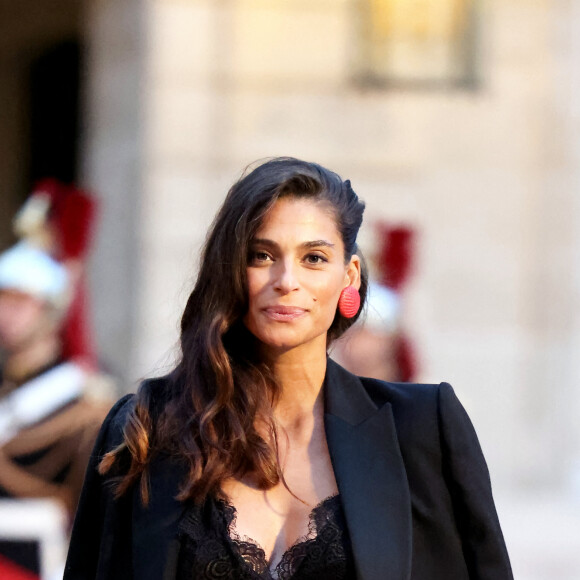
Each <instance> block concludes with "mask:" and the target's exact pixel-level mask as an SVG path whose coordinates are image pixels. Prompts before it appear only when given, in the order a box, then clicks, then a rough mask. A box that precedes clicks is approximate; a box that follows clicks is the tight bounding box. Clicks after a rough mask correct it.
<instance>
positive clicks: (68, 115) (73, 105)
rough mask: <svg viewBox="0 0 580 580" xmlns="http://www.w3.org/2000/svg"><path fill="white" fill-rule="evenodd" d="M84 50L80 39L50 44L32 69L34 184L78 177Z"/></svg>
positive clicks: (32, 181) (33, 63) (31, 131)
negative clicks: (81, 78)
mask: <svg viewBox="0 0 580 580" xmlns="http://www.w3.org/2000/svg"><path fill="white" fill-rule="evenodd" d="M80 59H81V51H80V46H79V43H78V42H77V41H74V40H69V41H66V42H61V43H59V44H57V45H56V46H52V47H50V48H49V49H48V50H46V51H45V52H43V53H42V54H41V55H40V56H39V57H38V58H36V59H35V60H34V61H33V62H32V65H31V69H30V115H29V119H30V133H29V135H30V149H29V151H30V167H29V175H30V185H31V186H32V184H33V183H34V182H36V181H38V179H41V178H43V177H55V178H57V179H59V180H61V181H64V182H67V183H68V182H73V181H75V180H76V178H77V172H78V167H77V165H78V164H77V151H78V143H79V94H80V67H81V62H80Z"/></svg>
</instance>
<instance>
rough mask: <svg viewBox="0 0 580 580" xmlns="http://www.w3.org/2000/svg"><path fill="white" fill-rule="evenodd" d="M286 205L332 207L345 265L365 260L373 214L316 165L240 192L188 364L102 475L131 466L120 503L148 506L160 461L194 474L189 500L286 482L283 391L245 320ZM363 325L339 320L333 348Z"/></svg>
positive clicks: (208, 270)
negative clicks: (262, 254)
mask: <svg viewBox="0 0 580 580" xmlns="http://www.w3.org/2000/svg"><path fill="white" fill-rule="evenodd" d="M286 196H295V197H305V198H309V199H312V200H313V201H316V202H321V203H324V204H326V205H328V206H329V207H330V208H331V210H332V212H333V215H334V218H335V220H336V224H337V227H338V229H339V231H340V233H341V237H342V240H343V242H344V248H345V256H344V258H345V262H348V261H349V260H350V258H351V256H352V255H353V254H354V253H356V252H357V247H356V237H357V233H358V230H359V228H360V225H361V223H362V216H363V211H364V204H363V203H362V202H361V201H360V200H359V199H358V197H357V195H356V194H355V192H354V191H353V190H352V188H351V186H350V182H349V181H344V182H343V181H342V179H341V178H340V177H339V176H338V175H337V174H336V173H333V172H332V171H329V170H328V169H325V168H323V167H321V166H320V165H317V164H315V163H308V162H305V161H300V160H298V159H293V158H277V159H272V160H269V161H267V162H265V163H263V164H262V165H259V166H258V167H256V168H255V169H253V170H252V171H251V172H249V173H247V174H246V175H244V176H243V177H242V178H241V179H240V180H239V181H238V182H237V183H235V184H234V185H233V186H232V188H231V189H230V191H229V192H228V195H227V197H226V199H225V201H224V203H223V205H222V207H221V209H220V210H219V212H218V214H217V216H216V218H215V220H214V222H213V225H212V227H211V228H210V231H209V234H208V236H207V239H206V242H205V246H204V249H203V252H202V257H201V264H200V269H199V274H198V277H197V282H196V284H195V287H194V289H193V291H192V293H191V295H190V296H189V299H188V301H187V305H186V307H185V311H184V313H183V316H182V319H181V337H180V345H181V359H180V361H179V363H178V364H177V366H176V368H175V369H174V371H173V372H172V373H171V374H170V375H169V377H168V381H167V382H166V383H165V387H164V388H163V392H162V393H158V392H156V391H155V389H154V384H155V383H152V382H148V381H145V382H144V383H143V384H142V385H141V386H140V388H139V390H138V392H137V395H136V397H135V405H134V407H133V409H132V410H131V412H130V415H129V417H128V420H127V423H126V425H125V428H124V442H123V443H122V444H121V445H120V446H119V447H118V448H116V449H114V450H113V451H111V452H109V453H107V454H106V455H105V456H104V458H103V459H102V461H101V464H100V467H99V471H100V472H101V473H108V472H111V471H114V472H117V471H118V469H114V470H111V468H112V467H113V466H116V467H117V468H119V466H120V465H124V466H125V467H127V465H128V468H127V469H124V470H123V472H124V475H122V476H121V477H119V478H118V480H117V487H116V494H117V495H118V496H119V495H122V494H123V493H125V492H126V491H127V490H128V489H129V488H130V487H131V486H132V485H133V484H135V483H137V481H139V483H140V489H141V496H142V498H143V500H144V501H145V502H147V501H148V484H147V472H148V466H149V463H150V462H151V459H152V457H154V456H155V454H157V453H159V452H163V453H169V454H171V455H173V456H175V457H177V458H179V459H180V460H182V461H183V462H185V465H186V466H187V469H188V477H187V478H186V480H185V481H184V482H182V487H181V490H180V494H179V496H178V498H179V499H181V500H185V499H192V500H195V501H202V500H203V499H204V498H205V497H207V495H208V494H215V495H219V494H220V493H221V484H222V482H223V481H224V480H226V479H227V478H230V477H241V476H244V475H249V474H251V476H252V477H253V479H254V483H255V484H256V485H257V486H258V487H259V488H261V489H268V488H270V487H272V486H274V485H276V484H277V483H279V482H280V481H282V482H284V479H283V476H282V473H281V469H280V465H279V462H278V446H277V439H276V437H277V431H276V426H275V423H274V419H273V414H272V410H273V408H274V406H275V403H276V401H277V399H278V396H279V386H278V384H277V383H276V380H275V378H274V376H273V375H272V373H271V372H270V369H269V368H268V366H267V365H266V363H265V362H264V361H262V360H260V357H259V356H258V355H257V349H256V339H254V337H253V335H251V334H250V332H249V331H248V330H247V329H246V328H245V326H244V325H243V323H242V321H241V320H242V317H243V315H244V314H245V312H246V310H247V292H246V268H247V261H248V248H249V245H250V242H251V240H252V238H253V237H254V235H255V233H256V231H257V230H258V229H259V227H260V224H261V222H262V220H263V218H264V215H265V214H266V213H267V212H268V210H269V209H270V208H271V207H272V206H273V204H274V203H275V202H276V201H277V200H278V199H280V198H282V197H286ZM362 270H363V271H362V276H361V278H362V280H361V288H360V294H361V303H362V304H364V300H365V297H366V291H367V274H366V268H364V267H363V269H362ZM361 308H362V306H361ZM359 312H360V310H359ZM357 317H358V314H357V316H355V317H354V318H351V319H346V318H344V317H343V316H341V315H340V314H339V313H338V311H337V313H336V316H335V318H334V321H333V322H332V325H331V327H330V329H329V331H328V342H329V343H330V342H331V341H332V340H334V339H335V338H337V337H339V336H340V335H341V334H342V333H343V332H344V331H345V330H346V329H347V328H349V327H350V326H351V325H352V324H353V323H354V322H355V320H356V319H357ZM127 452H128V456H127ZM122 457H125V460H122Z"/></svg>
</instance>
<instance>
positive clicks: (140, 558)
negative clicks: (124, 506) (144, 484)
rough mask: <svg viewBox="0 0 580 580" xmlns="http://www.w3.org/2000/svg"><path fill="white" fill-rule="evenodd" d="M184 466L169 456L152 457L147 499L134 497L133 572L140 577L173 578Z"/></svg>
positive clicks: (136, 576)
mask: <svg viewBox="0 0 580 580" xmlns="http://www.w3.org/2000/svg"><path fill="white" fill-rule="evenodd" d="M184 475H185V472H184V469H183V468H182V467H181V466H179V465H178V464H176V463H175V462H173V461H170V460H169V459H168V458H166V457H163V458H159V459H157V460H155V461H154V462H153V463H152V465H151V472H150V490H151V494H150V502H149V505H148V506H147V507H145V506H143V505H142V503H141V499H140V497H139V493H138V491H135V492H134V496H133V571H134V578H138V579H139V580H161V579H163V580H170V579H171V580H174V579H175V576H176V572H177V556H178V552H179V538H178V536H177V527H178V523H179V520H180V518H181V515H182V513H183V510H184V508H185V505H184V504H183V503H182V502H180V501H178V500H176V499H175V496H176V495H177V493H178V489H179V483H180V482H181V481H182V480H183V476H184Z"/></svg>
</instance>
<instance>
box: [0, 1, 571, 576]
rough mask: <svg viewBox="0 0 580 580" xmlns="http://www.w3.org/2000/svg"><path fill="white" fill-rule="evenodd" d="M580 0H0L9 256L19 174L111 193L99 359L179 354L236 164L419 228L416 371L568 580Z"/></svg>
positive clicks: (537, 564) (535, 566) (522, 569)
mask: <svg viewBox="0 0 580 580" xmlns="http://www.w3.org/2000/svg"><path fill="white" fill-rule="evenodd" d="M579 129H580V5H579V4H578V3H577V2H574V1H573V0H526V1H522V0H487V1H486V2H484V1H483V0H292V1H290V0H147V1H140V0H18V1H11V0H0V183H1V186H2V194H1V195H0V246H1V248H5V247H7V246H8V245H9V244H10V243H11V242H12V241H13V238H12V237H11V233H10V221H11V219H12V217H13V215H14V213H15V211H16V209H17V208H18V207H19V206H20V205H21V204H22V202H23V200H24V198H25V196H26V195H27V193H29V192H30V190H31V187H32V184H33V183H34V182H35V181H36V180H37V179H39V178H42V177H46V176H48V175H51V176H54V177H58V178H60V179H62V180H64V181H71V180H72V181H75V182H76V183H78V184H79V185H81V186H83V187H87V188H88V189H90V190H92V191H93V192H94V194H95V195H96V196H98V197H99V198H100V202H101V229H100V232H99V239H98V241H97V250H96V252H95V254H94V257H93V261H92V265H91V272H90V291H91V294H92V299H93V302H94V304H95V312H94V322H95V326H96V330H97V334H98V342H99V350H100V355H101V358H102V359H103V360H104V361H105V363H106V364H107V365H108V366H109V368H111V369H112V370H113V372H114V373H116V374H117V375H120V376H122V377H123V378H124V385H125V390H127V391H128V390H132V389H134V388H135V385H136V382H137V380H138V378H139V377H142V376H144V375H149V374H151V373H159V372H163V370H164V369H165V368H167V366H168V365H170V364H171V360H172V351H173V346H174V344H175V342H176V339H177V327H178V317H179V313H180V311H181V310H182V308H183V306H184V301H185V299H186V297H187V294H188V291H189V288H190V285H191V281H192V279H193V276H194V275H195V268H196V260H197V256H198V251H199V247H200V244H201V243H202V241H203V237H204V234H205V231H206V229H207V226H208V224H209V222H210V221H211V219H212V217H213V214H214V212H215V210H216V209H217V207H218V205H219V203H220V202H221V200H222V199H223V196H224V194H225V191H226V190H227V188H228V187H229V185H230V184H231V183H232V182H233V181H234V180H235V179H236V178H237V177H238V176H239V174H240V172H241V170H242V168H243V167H244V166H246V165H247V164H248V163H251V162H253V161H255V160H256V159H259V158H263V157H269V156H274V155H294V156H297V157H302V158H305V159H309V160H314V161H318V162H320V163H322V164H324V165H327V166H328V167H330V168H333V169H335V170H336V171H338V172H339V173H340V174H341V175H342V176H343V177H345V178H349V179H351V180H352V183H353V185H354V188H355V190H356V191H357V192H358V193H359V195H360V196H361V197H362V198H363V199H364V200H365V201H366V202H367V214H366V220H367V224H368V227H367V230H366V232H365V234H364V235H363V241H362V243H363V247H364V248H365V249H366V250H367V253H369V254H372V251H373V245H374V244H375V243H376V240H375V234H374V230H373V228H372V224H373V222H379V221H387V222H389V223H393V224H407V225H409V226H411V227H412V228H413V229H414V231H416V232H417V240H416V243H417V255H416V256H415V264H414V272H413V277H412V279H411V280H410V282H409V284H408V285H407V288H406V292H405V296H404V301H403V303H402V305H401V308H402V316H403V317H404V320H405V327H406V329H407V331H408V332H409V333H410V335H412V337H413V340H414V344H415V348H416V351H417V353H418V354H419V357H420V369H421V373H420V377H418V378H419V379H420V380H423V381H437V382H438V381H441V380H447V381H449V382H451V383H452V384H453V385H454V386H455V388H456V390H457V392H458V394H459V396H460V398H461V399H462V401H463V402H464V404H465V406H466V407H467V409H468V411H469V412H470V415H471V417H472V419H473V421H474V423H475V425H476V427H477V429H478V433H479V435H480V439H481V442H482V446H483V448H484V451H485V452H486V456H487V458H488V462H489V464H490V468H491V472H492V481H493V482H494V486H495V489H496V495H497V497H498V508H499V511H500V518H501V520H502V522H503V524H504V528H505V534H506V536H507V541H508V547H509V548H510V549H511V553H512V558H513V564H514V570H515V574H516V578H519V579H521V580H539V579H542V580H544V579H546V580H548V579H549V580H553V579H555V578H557V579H559V580H568V579H570V580H571V579H572V578H578V577H580V555H579V554H580V420H579V419H578V417H579V416H580V388H579V382H580V356H579V354H580V131H579Z"/></svg>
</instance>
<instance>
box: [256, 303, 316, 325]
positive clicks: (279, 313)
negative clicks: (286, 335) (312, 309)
mask: <svg viewBox="0 0 580 580" xmlns="http://www.w3.org/2000/svg"><path fill="white" fill-rule="evenodd" d="M263 312H264V313H265V314H266V316H268V318H271V319H272V320H277V321H279V322H288V321H290V320H295V319H296V318H300V317H301V316H303V315H304V314H306V312H307V310H306V309H305V308H299V307H298V306H268V307H267V308H264V309H263Z"/></svg>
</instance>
